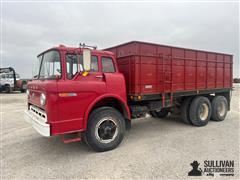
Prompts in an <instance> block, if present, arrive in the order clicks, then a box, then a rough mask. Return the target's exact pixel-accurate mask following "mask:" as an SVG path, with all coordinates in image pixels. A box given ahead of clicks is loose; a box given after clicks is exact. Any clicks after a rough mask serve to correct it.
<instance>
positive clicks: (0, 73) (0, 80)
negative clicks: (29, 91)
mask: <svg viewBox="0 0 240 180" xmlns="http://www.w3.org/2000/svg"><path fill="white" fill-rule="evenodd" d="M26 88H27V80H26V79H20V76H19V74H17V73H16V72H15V70H14V69H13V68H12V67H8V68H0V92H2V91H5V92H7V93H10V92H12V91H21V92H25V90H26Z"/></svg>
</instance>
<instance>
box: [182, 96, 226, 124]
mask: <svg viewBox="0 0 240 180" xmlns="http://www.w3.org/2000/svg"><path fill="white" fill-rule="evenodd" d="M227 111H228V102H227V99H226V98H225V97H224V96H215V97H214V98H213V99H212V102H211V103H210V101H209V99H208V98H207V97H203V96H197V97H195V98H192V97H188V98H186V99H185V100H184V101H183V103H182V105H181V116H182V121H183V122H185V123H187V124H193V125H195V126H205V125H207V123H208V121H209V120H210V119H211V120H214V121H223V120H224V119H225V117H226V115H227Z"/></svg>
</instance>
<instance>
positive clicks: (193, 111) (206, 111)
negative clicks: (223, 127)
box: [189, 96, 212, 126]
mask: <svg viewBox="0 0 240 180" xmlns="http://www.w3.org/2000/svg"><path fill="white" fill-rule="evenodd" d="M211 112H212V106H211V103H210V101H209V99H208V98H206V97H203V96H197V97H195V98H194V99H193V101H192V102H191V105H190V108H189V119H190V121H191V123H192V124H193V125H195V126H205V125H207V123H208V121H209V120H210V117H211Z"/></svg>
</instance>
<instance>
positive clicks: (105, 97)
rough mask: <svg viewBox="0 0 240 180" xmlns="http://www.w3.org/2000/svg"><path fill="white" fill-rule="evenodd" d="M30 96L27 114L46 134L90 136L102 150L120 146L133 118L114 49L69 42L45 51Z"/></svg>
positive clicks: (78, 138)
mask: <svg viewBox="0 0 240 180" xmlns="http://www.w3.org/2000/svg"><path fill="white" fill-rule="evenodd" d="M27 96H28V99H27V100H28V109H27V110H26V111H25V115H26V116H25V118H26V120H27V121H28V122H30V123H32V125H33V127H34V128H35V129H36V130H37V131H38V132H39V133H40V134H41V135H43V136H47V137H49V136H55V135H61V136H62V137H63V140H64V142H72V141H79V140H81V138H84V139H85V140H86V141H87V144H89V145H90V146H91V147H92V148H93V149H94V150H97V151H105V150H110V149H113V148H115V147H116V146H117V145H118V144H119V143H120V142H121V140H122V138H123V134H124V132H125V124H126V123H128V122H127V121H129V120H130V111H129V109H128V106H127V97H126V87H125V80H124V77H123V75H122V74H121V73H119V71H118V67H117V64H116V60H115V56H114V54H113V53H112V52H108V51H99V50H96V49H90V48H86V47H80V48H71V47H65V46H63V45H61V46H59V47H54V48H51V49H49V50H47V51H44V52H43V53H41V54H39V55H38V56H37V59H36V61H35V65H34V71H33V80H32V81H30V82H29V83H28V86H27ZM67 135H74V138H70V139H69V138H66V136H67Z"/></svg>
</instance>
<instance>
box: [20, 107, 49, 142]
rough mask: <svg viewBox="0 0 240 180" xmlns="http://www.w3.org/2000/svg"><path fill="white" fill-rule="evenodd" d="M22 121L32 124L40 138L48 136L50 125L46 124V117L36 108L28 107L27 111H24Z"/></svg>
mask: <svg viewBox="0 0 240 180" xmlns="http://www.w3.org/2000/svg"><path fill="white" fill-rule="evenodd" d="M24 114H25V116H24V119H25V121H27V122H28V123H30V124H32V126H33V128H34V129H35V130H36V131H37V132H38V133H39V134H41V135H42V136H45V137H49V136H50V125H49V124H47V123H46V122H47V117H46V115H45V116H44V114H45V113H44V112H43V111H42V110H40V109H38V108H36V107H33V106H30V109H29V110H26V111H25V113H24Z"/></svg>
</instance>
